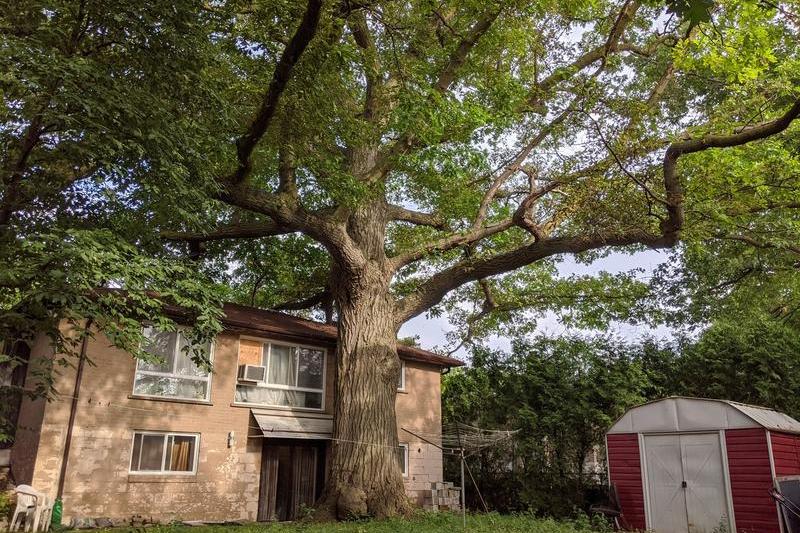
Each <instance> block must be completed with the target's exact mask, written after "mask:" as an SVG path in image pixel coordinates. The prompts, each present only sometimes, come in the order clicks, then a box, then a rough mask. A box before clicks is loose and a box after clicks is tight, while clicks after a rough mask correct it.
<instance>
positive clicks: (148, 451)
mask: <svg viewBox="0 0 800 533" xmlns="http://www.w3.org/2000/svg"><path fill="white" fill-rule="evenodd" d="M199 440H200V435H197V434H193V433H161V432H151V431H136V432H134V434H133V449H132V451H131V469H130V471H131V472H133V473H140V474H176V473H177V474H194V473H195V472H196V471H197V450H198V448H199V446H198V444H199Z"/></svg>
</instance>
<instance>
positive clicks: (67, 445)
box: [56, 318, 92, 500]
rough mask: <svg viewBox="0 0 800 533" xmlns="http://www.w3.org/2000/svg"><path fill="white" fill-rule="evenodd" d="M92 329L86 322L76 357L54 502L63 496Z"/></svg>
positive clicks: (89, 322)
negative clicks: (79, 351) (73, 387)
mask: <svg viewBox="0 0 800 533" xmlns="http://www.w3.org/2000/svg"><path fill="white" fill-rule="evenodd" d="M91 327H92V319H91V318H89V319H88V320H86V327H85V329H84V335H83V341H82V342H81V353H80V355H79V356H78V370H77V372H76V374H75V389H74V390H73V392H72V406H71V407H70V410H69V422H67V438H66V440H65V441H64V454H63V455H62V457H61V472H60V473H59V475H58V491H57V492H56V500H61V496H62V495H63V494H64V482H65V480H66V475H67V461H68V460H69V449H70V447H71V446H72V428H73V427H74V426H75V414H76V413H77V411H78V395H79V394H80V392H81V380H82V378H83V367H84V364H85V363H86V348H87V347H88V345H89V331H90V329H91Z"/></svg>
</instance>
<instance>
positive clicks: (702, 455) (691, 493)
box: [681, 434, 728, 533]
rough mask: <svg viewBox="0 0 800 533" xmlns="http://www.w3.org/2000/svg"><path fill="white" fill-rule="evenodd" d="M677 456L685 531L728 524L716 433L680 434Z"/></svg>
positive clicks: (701, 532) (708, 529)
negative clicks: (683, 486) (683, 487)
mask: <svg viewBox="0 0 800 533" xmlns="http://www.w3.org/2000/svg"><path fill="white" fill-rule="evenodd" d="M681 455H682V456H683V479H684V480H686V514H687V516H688V517H689V532H690V533H706V532H709V533H710V532H711V531H713V530H714V529H718V530H719V529H720V525H723V524H724V525H727V524H728V508H727V507H728V506H727V503H726V502H727V495H726V492H725V476H724V474H723V472H722V451H721V450H720V446H719V434H703V435H681Z"/></svg>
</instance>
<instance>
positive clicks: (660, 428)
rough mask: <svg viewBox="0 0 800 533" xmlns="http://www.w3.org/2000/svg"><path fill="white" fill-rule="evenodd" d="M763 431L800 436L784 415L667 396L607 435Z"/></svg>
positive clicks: (626, 418) (740, 405)
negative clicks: (741, 429)
mask: <svg viewBox="0 0 800 533" xmlns="http://www.w3.org/2000/svg"><path fill="white" fill-rule="evenodd" d="M753 427H762V428H765V429H769V430H771V431H779V432H784V433H798V434H800V422H798V421H797V420H795V419H794V418H792V417H790V416H789V415H787V414H785V413H781V412H779V411H775V410H774V409H769V408H767V407H760V406H757V405H748V404H744V403H739V402H732V401H730V400H716V399H708V398H689V397H685V396H670V397H669V398H663V399H661V400H655V401H652V402H648V403H645V404H642V405H639V406H637V407H633V408H631V409H629V410H628V411H627V412H626V413H625V414H624V415H622V417H621V418H620V419H619V420H617V421H616V422H615V423H614V425H613V426H611V428H610V429H609V430H608V433H673V432H679V431H718V430H721V429H738V428H753Z"/></svg>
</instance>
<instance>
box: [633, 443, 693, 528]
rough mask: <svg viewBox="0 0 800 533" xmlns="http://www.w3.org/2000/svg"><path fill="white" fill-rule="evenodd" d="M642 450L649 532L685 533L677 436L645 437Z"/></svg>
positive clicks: (680, 463)
mask: <svg viewBox="0 0 800 533" xmlns="http://www.w3.org/2000/svg"><path fill="white" fill-rule="evenodd" d="M644 450H645V466H646V468H647V491H648V500H649V503H650V509H649V511H650V512H649V513H648V518H649V520H648V525H649V526H650V529H652V530H654V531H656V532H657V533H686V531H687V523H688V522H687V518H686V491H684V490H683V465H682V461H681V442H680V435H651V436H647V437H645V438H644Z"/></svg>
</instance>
